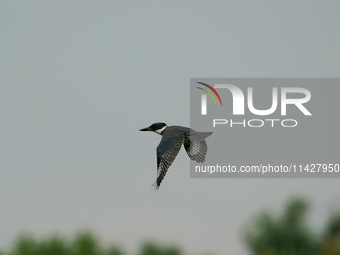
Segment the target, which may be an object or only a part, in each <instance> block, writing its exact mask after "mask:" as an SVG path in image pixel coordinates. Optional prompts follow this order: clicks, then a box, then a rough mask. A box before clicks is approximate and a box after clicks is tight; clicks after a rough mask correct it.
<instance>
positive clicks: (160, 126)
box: [139, 122, 167, 135]
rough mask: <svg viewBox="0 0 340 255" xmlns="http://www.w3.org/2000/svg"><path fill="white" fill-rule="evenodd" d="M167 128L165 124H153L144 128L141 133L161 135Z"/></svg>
mask: <svg viewBox="0 0 340 255" xmlns="http://www.w3.org/2000/svg"><path fill="white" fill-rule="evenodd" d="M166 127H167V125H166V124H165V123H163V122H157V123H153V124H152V125H151V126H150V127H147V128H142V129H140V130H139V131H152V132H155V133H157V134H159V135H160V134H161V133H162V132H163V130H164V129H165V128H166Z"/></svg>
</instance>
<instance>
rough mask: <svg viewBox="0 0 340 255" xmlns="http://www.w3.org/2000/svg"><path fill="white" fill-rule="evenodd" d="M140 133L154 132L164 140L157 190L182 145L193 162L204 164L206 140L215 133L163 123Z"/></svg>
mask: <svg viewBox="0 0 340 255" xmlns="http://www.w3.org/2000/svg"><path fill="white" fill-rule="evenodd" d="M139 131H152V132H155V133H157V134H159V135H161V136H162V140H161V142H160V143H159V145H158V146H157V179H156V182H155V183H154V185H153V186H155V189H159V186H160V185H161V183H162V181H163V179H164V177H165V175H166V172H167V171H168V169H169V167H170V166H171V164H172V163H173V162H174V160H175V158H176V156H177V154H178V152H179V150H180V149H181V146H182V144H183V145H184V149H185V151H186V152H187V154H188V156H189V158H190V159H191V160H194V161H196V162H198V163H203V162H204V161H205V156H206V154H207V151H208V147H207V143H206V141H205V139H206V138H207V137H208V136H210V135H211V134H212V133H213V132H197V131H195V130H193V129H191V128H187V127H181V126H167V125H166V124H165V123H163V122H157V123H154V124H152V125H151V126H149V127H147V128H142V129H140V130H139Z"/></svg>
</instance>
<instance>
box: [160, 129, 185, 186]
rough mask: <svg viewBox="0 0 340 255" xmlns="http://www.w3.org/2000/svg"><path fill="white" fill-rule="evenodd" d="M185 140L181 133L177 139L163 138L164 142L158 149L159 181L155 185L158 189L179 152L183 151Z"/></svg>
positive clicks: (172, 137)
mask: <svg viewBox="0 0 340 255" xmlns="http://www.w3.org/2000/svg"><path fill="white" fill-rule="evenodd" d="M183 139H184V134H183V133H180V134H178V135H177V136H175V137H174V136H163V137H162V140H161V142H160V143H159V145H158V147H157V179H156V182H155V184H154V185H155V188H156V189H158V188H159V186H160V185H161V182H162V180H163V179H164V176H165V175H166V172H167V171H168V169H169V167H170V166H171V164H172V163H173V162H174V160H175V158H176V156H177V154H178V152H179V150H180V149H181V146H182V143H183Z"/></svg>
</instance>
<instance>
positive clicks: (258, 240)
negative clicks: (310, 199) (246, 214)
mask: <svg viewBox="0 0 340 255" xmlns="http://www.w3.org/2000/svg"><path fill="white" fill-rule="evenodd" d="M307 211H308V204H307V202H305V201H304V200H302V199H294V200H292V201H290V202H289V203H288V205H287V206H286V208H285V210H284V212H283V214H282V215H279V216H278V217H274V216H272V215H270V214H269V213H267V212H265V213H262V214H261V215H260V216H259V217H258V219H257V221H256V222H255V225H254V226H253V227H251V228H250V230H248V232H247V234H246V243H247V245H248V247H249V248H250V250H251V251H252V253H253V254H257V255H313V254H318V251H319V248H320V245H319V242H318V238H317V235H315V234H314V233H313V232H312V231H311V229H310V228H309V227H308V226H307V225H306V222H305V221H306V214H307Z"/></svg>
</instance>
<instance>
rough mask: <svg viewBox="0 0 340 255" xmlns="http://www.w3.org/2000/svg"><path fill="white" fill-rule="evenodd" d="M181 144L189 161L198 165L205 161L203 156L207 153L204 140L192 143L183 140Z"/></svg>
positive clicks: (186, 139)
mask: <svg viewBox="0 0 340 255" xmlns="http://www.w3.org/2000/svg"><path fill="white" fill-rule="evenodd" d="M183 144H184V148H185V151H186V152H187V154H188V156H189V158H190V159H191V160H194V161H196V162H198V163H203V162H204V161H205V156H206V155H207V151H208V146H207V143H206V142H205V140H201V141H197V142H192V141H190V140H189V139H188V138H184V142H183Z"/></svg>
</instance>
